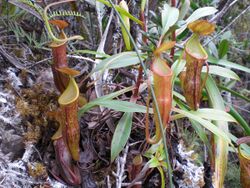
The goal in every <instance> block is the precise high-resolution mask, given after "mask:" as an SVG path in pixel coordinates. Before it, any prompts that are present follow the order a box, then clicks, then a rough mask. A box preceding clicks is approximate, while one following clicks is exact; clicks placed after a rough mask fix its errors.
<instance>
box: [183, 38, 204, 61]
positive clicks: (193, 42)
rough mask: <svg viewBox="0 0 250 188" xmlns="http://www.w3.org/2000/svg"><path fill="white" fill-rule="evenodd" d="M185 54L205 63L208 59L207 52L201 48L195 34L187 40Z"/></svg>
mask: <svg viewBox="0 0 250 188" xmlns="http://www.w3.org/2000/svg"><path fill="white" fill-rule="evenodd" d="M185 52H186V53H187V54H188V55H190V56H191V57H193V58H195V59H198V60H201V61H202V60H204V61H205V60H207V58H208V55H207V52H206V51H205V49H204V48H203V47H202V45H201V43H200V41H199V36H198V35H197V34H193V36H192V37H191V38H190V39H189V40H188V42H187V43H186V46H185Z"/></svg>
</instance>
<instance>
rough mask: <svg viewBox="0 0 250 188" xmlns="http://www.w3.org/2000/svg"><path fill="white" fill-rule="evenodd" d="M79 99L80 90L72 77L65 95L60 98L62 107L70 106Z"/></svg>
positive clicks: (59, 101)
mask: <svg viewBox="0 0 250 188" xmlns="http://www.w3.org/2000/svg"><path fill="white" fill-rule="evenodd" d="M78 97H79V89H78V86H77V84H76V81H75V79H74V78H73V77H70V80H69V83H68V86H67V88H66V89H65V91H64V92H63V94H62V95H61V96H60V97H59V99H58V103H59V104H60V105H68V104H71V103H73V102H74V101H76V100H77V99H78Z"/></svg>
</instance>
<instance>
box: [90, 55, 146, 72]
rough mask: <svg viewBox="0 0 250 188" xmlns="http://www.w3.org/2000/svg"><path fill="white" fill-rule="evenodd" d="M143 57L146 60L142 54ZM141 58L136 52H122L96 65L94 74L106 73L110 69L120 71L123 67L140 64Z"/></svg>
mask: <svg viewBox="0 0 250 188" xmlns="http://www.w3.org/2000/svg"><path fill="white" fill-rule="evenodd" d="M141 57H142V58H143V59H144V58H145V56H144V55H143V54H141ZM139 63H140V61H139V58H138V57H137V55H136V53H135V52H122V53H119V54H116V55H113V56H110V57H108V58H107V59H105V60H103V61H101V62H100V63H98V64H97V65H96V67H95V68H94V70H93V71H92V73H93V72H97V71H104V70H108V69H118V68H121V67H128V66H131V65H137V64H139Z"/></svg>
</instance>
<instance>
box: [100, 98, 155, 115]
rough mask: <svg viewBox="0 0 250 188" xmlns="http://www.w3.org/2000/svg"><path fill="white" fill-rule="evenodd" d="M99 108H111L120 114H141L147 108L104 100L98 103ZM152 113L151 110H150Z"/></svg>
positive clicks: (124, 102) (129, 103)
mask: <svg viewBox="0 0 250 188" xmlns="http://www.w3.org/2000/svg"><path fill="white" fill-rule="evenodd" d="M98 105H99V106H104V107H106V108H111V109H113V110H115V111H120V112H141V113H146V111H147V108H146V107H145V106H142V105H138V104H135V103H133V102H127V101H120V100H105V101H99V102H98ZM151 112H152V109H151Z"/></svg>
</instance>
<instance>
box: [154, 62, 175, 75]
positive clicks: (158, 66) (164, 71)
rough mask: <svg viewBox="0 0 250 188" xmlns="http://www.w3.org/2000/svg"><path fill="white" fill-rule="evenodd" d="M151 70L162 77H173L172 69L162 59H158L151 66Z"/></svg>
mask: <svg viewBox="0 0 250 188" xmlns="http://www.w3.org/2000/svg"><path fill="white" fill-rule="evenodd" d="M151 70H152V72H153V73H155V74H157V75H159V76H161V77H171V76H172V75H173V71H172V69H171V68H170V67H169V66H168V65H167V62H165V61H164V60H163V59H161V58H156V59H155V60H154V62H153V63H152V65H151Z"/></svg>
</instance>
